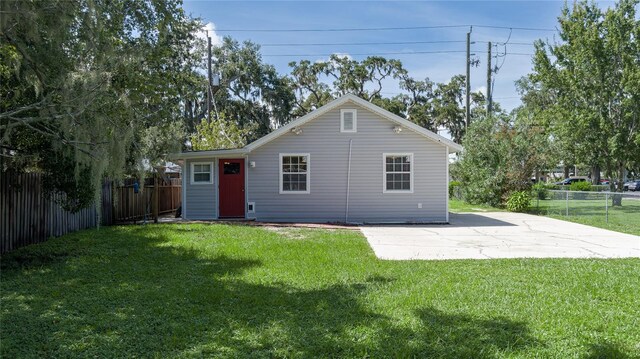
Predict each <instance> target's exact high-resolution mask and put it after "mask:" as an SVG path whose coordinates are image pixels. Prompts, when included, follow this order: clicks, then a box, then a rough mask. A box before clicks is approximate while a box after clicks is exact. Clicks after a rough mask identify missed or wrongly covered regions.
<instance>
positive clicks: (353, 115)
mask: <svg viewBox="0 0 640 359" xmlns="http://www.w3.org/2000/svg"><path fill="white" fill-rule="evenodd" d="M357 125H358V117H357V112H356V110H355V109H343V110H340V132H356V128H357Z"/></svg>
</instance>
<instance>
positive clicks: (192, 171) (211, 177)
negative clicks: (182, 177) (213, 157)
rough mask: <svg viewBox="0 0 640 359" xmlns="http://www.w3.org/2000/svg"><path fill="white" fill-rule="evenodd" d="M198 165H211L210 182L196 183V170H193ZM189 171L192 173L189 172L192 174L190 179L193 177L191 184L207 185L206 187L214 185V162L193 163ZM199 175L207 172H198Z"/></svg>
mask: <svg viewBox="0 0 640 359" xmlns="http://www.w3.org/2000/svg"><path fill="white" fill-rule="evenodd" d="M196 165H209V168H210V173H209V181H207V182H204V181H198V182H196V181H195V176H194V175H195V172H194V170H193V169H194V167H195V166H196ZM189 169H190V171H189V172H190V173H189V177H191V181H190V183H191V184H192V185H201V184H205V185H206V184H213V174H214V172H215V170H214V169H213V162H191V166H190V167H189ZM198 173H205V172H198Z"/></svg>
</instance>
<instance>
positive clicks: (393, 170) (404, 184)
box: [384, 155, 413, 192]
mask: <svg viewBox="0 0 640 359" xmlns="http://www.w3.org/2000/svg"><path fill="white" fill-rule="evenodd" d="M412 157H413V156H411V155H387V156H385V171H384V172H385V190H386V191H405V192H406V191H411V159H412Z"/></svg>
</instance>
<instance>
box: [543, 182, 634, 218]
mask: <svg viewBox="0 0 640 359" xmlns="http://www.w3.org/2000/svg"><path fill="white" fill-rule="evenodd" d="M532 205H533V207H534V210H535V211H536V212H537V213H539V214H543V215H549V216H557V217H582V218H585V219H589V217H590V218H592V219H594V220H597V221H602V220H604V222H606V223H610V222H614V223H619V224H633V223H638V225H639V226H640V192H638V193H635V192H623V193H620V192H581V191H566V190H547V191H544V192H539V193H537V195H536V197H535V198H534V199H533V203H532Z"/></svg>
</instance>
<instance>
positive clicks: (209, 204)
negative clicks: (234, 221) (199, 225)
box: [183, 158, 218, 219]
mask: <svg viewBox="0 0 640 359" xmlns="http://www.w3.org/2000/svg"><path fill="white" fill-rule="evenodd" d="M194 162H207V163H209V162H210V163H212V164H213V183H207V184H191V164H192V163H194ZM217 168H218V166H217V165H216V159H215V158H205V159H197V160H187V161H186V165H185V168H184V171H183V173H184V178H183V182H184V185H185V186H186V190H185V197H186V199H185V201H183V203H184V208H185V209H186V211H185V210H184V209H183V213H184V218H186V219H216V218H218V213H217V207H218V206H217V203H218V199H217V192H218V191H217V190H216V189H217V185H218V174H217Z"/></svg>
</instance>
